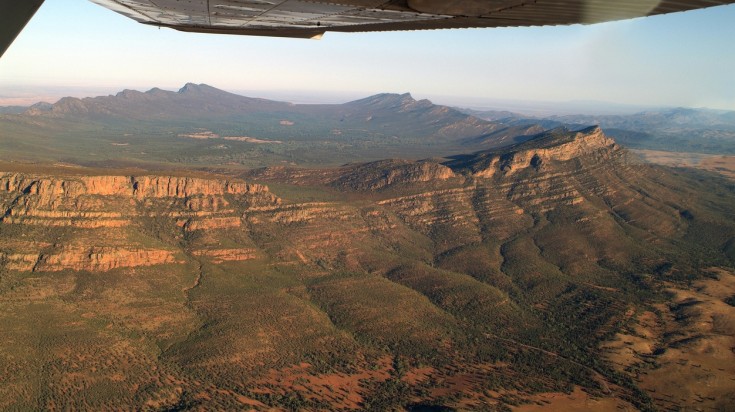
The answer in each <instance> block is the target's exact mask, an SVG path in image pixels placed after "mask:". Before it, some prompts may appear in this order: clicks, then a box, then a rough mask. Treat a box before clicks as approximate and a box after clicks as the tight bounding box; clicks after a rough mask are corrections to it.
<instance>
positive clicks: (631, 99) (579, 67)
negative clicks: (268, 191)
mask: <svg viewBox="0 0 735 412" xmlns="http://www.w3.org/2000/svg"><path fill="white" fill-rule="evenodd" d="M734 40H735V5H730V6H724V7H715V8H710V9H704V10H696V11H690V12H684V13H675V14H670V15H664V16H654V17H647V18H639V19H632V20H626V21H621V22H612V23H603V24H596V25H590V26H582V25H574V26H563V27H540V28H503V29H460V30H436V31H420V32H387V33H364V34H355V33H345V34H343V33H327V34H326V35H325V36H324V37H323V39H322V40H318V41H317V40H302V39H281V38H264V37H248V36H226V35H211V34H196V33H183V32H177V31H174V30H170V29H158V28H155V27H150V26H146V25H142V24H139V23H136V22H135V21H133V20H130V19H128V18H126V17H124V16H122V15H119V14H117V13H114V12H112V11H110V10H108V9H105V8H103V7H100V6H98V5H96V4H93V3H91V2H89V1H87V0H46V2H45V3H44V5H43V6H42V7H41V9H40V10H39V12H38V13H37V14H36V16H34V18H33V19H32V20H31V22H30V23H29V24H28V26H26V29H25V30H24V31H23V32H22V33H21V34H20V35H19V36H18V38H17V39H16V41H15V43H14V44H13V45H11V47H10V48H9V49H8V51H7V52H6V53H5V55H4V56H3V57H2V58H1V59H0V104H2V105H7V104H10V103H14V102H15V103H21V102H22V103H24V104H25V103H26V102H27V101H29V100H33V99H38V100H44V99H45V100H49V99H53V98H55V97H56V96H57V97H60V96H62V95H67V94H68V95H77V96H79V95H98V94H110V93H115V92H117V91H119V90H122V89H125V88H130V89H136V90H148V89H150V88H153V87H161V88H164V89H169V90H176V89H178V88H180V87H181V86H182V85H183V84H185V83H187V82H194V83H206V84H209V85H212V86H215V87H218V88H220V89H224V90H228V91H233V92H238V93H240V94H248V95H251V96H257V97H269V98H277V97H279V96H280V97H282V98H283V100H291V101H299V100H300V101H303V102H316V101H333V102H339V101H347V100H350V99H352V98H359V97H364V96H367V95H370V94H374V93H380V92H396V93H404V92H410V93H412V94H413V95H414V97H416V98H430V99H432V100H433V101H435V102H437V103H443V104H454V105H464V106H468V107H486V108H503V107H500V106H499V105H503V104H504V105H505V106H506V108H508V109H512V108H513V107H512V106H513V105H514V104H516V103H518V102H529V101H537V102H545V103H546V104H547V105H551V106H553V104H554V103H553V102H576V104H577V105H578V106H585V105H588V106H594V105H595V103H594V102H612V103H617V104H620V105H630V106H631V107H633V106H635V107H646V106H651V107H654V106H658V107H660V106H667V107H673V106H685V107H709V108H719V109H728V110H735V41H734ZM79 97H82V96H79ZM519 104H520V103H519Z"/></svg>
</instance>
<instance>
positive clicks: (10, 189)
mask: <svg viewBox="0 0 735 412" xmlns="http://www.w3.org/2000/svg"><path fill="white" fill-rule="evenodd" d="M280 201H281V200H280V199H279V198H278V197H277V196H275V195H273V194H272V193H270V191H269V190H268V188H267V187H266V186H262V185H258V184H250V183H246V182H243V181H240V180H226V179H203V178H194V177H180V176H74V175H68V176H42V175H32V174H25V173H10V172H7V173H2V174H0V207H2V212H3V213H2V215H1V216H0V225H2V226H5V227H7V228H8V229H7V230H9V231H20V232H21V233H22V232H23V231H24V230H26V229H25V228H28V230H31V231H33V233H34V236H36V237H41V238H42V239H38V240H44V241H45V240H48V241H47V242H40V243H39V242H36V243H30V244H29V243H22V244H15V245H14V242H13V241H12V239H4V240H3V242H4V243H1V244H0V253H1V254H0V257H2V259H0V261H3V262H5V264H4V266H5V268H6V269H10V270H20V271H25V270H34V271H58V270H84V271H92V272H103V271H108V270H112V269H117V268H125V267H139V266H150V265H159V264H171V263H179V262H181V258H180V257H177V255H181V253H180V252H181V251H177V249H178V248H177V247H176V246H177V245H175V244H171V242H172V241H174V242H175V241H176V239H177V237H180V238H183V237H184V236H187V235H186V234H187V233H195V232H197V231H201V230H225V229H232V228H238V227H240V225H241V224H242V208H243V207H244V208H247V207H258V206H261V207H262V206H273V205H278V204H279V203H280ZM39 232H41V234H39ZM65 242H70V243H71V244H67V243H65ZM3 246H4V247H3ZM220 260H227V259H226V256H223V257H220Z"/></svg>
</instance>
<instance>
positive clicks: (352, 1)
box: [0, 0, 735, 55]
mask: <svg viewBox="0 0 735 412" xmlns="http://www.w3.org/2000/svg"><path fill="white" fill-rule="evenodd" d="M92 1H93V2H95V3H97V4H100V5H102V6H104V7H107V8H108V9H111V10H114V11H116V12H118V13H121V14H123V15H125V16H127V17H130V18H132V19H134V20H136V21H138V22H140V23H144V24H150V25H154V26H159V27H170V28H173V29H176V30H181V31H189V32H199V33H221V34H244V35H253V36H276V37H300V38H318V37H321V35H322V34H324V33H325V32H327V31H334V32H370V31H394V30H429V29H452V28H470V27H477V28H481V27H514V26H546V25H567V24H577V23H581V24H591V23H599V22H604V21H612V20H622V19H628V18H633V17H641V16H651V15H655V14H664V13H672V12H677V11H685V10H692V9H699V8H704V7H711V6H719V5H724V4H730V3H735V0H389V1H386V0H92ZM42 3H43V0H0V55H2V53H4V52H5V50H6V49H7V48H8V46H9V45H10V43H12V41H13V39H15V37H16V36H17V34H18V33H19V32H20V31H21V30H22V29H23V27H24V26H25V24H26V23H27V22H28V20H29V19H30V18H31V16H33V14H34V13H35V11H36V10H37V9H38V7H39V6H40V5H41V4H42Z"/></svg>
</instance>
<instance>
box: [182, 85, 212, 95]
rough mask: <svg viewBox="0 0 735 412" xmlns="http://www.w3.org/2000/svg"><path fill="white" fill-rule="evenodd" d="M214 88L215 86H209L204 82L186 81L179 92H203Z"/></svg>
mask: <svg viewBox="0 0 735 412" xmlns="http://www.w3.org/2000/svg"><path fill="white" fill-rule="evenodd" d="M212 89H214V87H212V86H208V85H206V84H203V83H202V84H194V83H186V84H185V85H184V87H182V88H180V89H179V93H203V92H205V91H208V90H212ZM215 90H216V89H215Z"/></svg>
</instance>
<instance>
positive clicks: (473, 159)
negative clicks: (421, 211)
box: [445, 126, 619, 177]
mask: <svg viewBox="0 0 735 412" xmlns="http://www.w3.org/2000/svg"><path fill="white" fill-rule="evenodd" d="M616 150H619V146H618V145H617V144H616V143H615V141H614V140H613V139H611V138H609V137H607V136H606V135H605V134H604V133H603V132H602V129H600V127H599V126H592V127H588V128H586V129H582V130H579V131H576V132H570V131H569V130H567V129H555V130H551V131H548V132H545V133H542V134H541V135H539V136H538V137H536V138H534V139H531V140H529V141H526V142H523V143H520V144H517V145H513V146H510V147H508V148H505V149H504V150H502V151H488V152H481V153H477V154H475V155H472V156H464V157H461V158H458V159H457V160H452V161H450V162H447V163H445V164H446V165H447V166H449V167H451V168H452V169H453V170H465V171H469V172H470V174H471V175H472V176H475V177H492V176H495V175H496V174H499V173H500V174H502V175H503V176H507V175H511V174H513V173H516V172H518V171H520V170H523V169H526V168H529V167H532V168H535V169H539V168H540V167H541V166H542V165H543V164H546V163H549V162H566V161H569V160H573V159H577V158H582V157H585V156H588V155H591V154H595V153H610V152H613V151H616Z"/></svg>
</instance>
